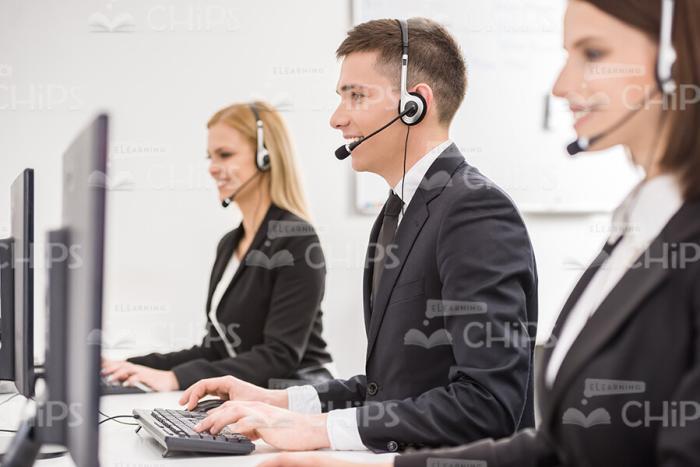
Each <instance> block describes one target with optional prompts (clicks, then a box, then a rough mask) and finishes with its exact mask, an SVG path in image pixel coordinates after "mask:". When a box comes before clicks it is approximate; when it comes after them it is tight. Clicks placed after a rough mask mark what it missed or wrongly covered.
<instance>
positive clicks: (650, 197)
mask: <svg viewBox="0 0 700 467" xmlns="http://www.w3.org/2000/svg"><path fill="white" fill-rule="evenodd" d="M682 205H683V196H682V192H681V188H680V186H679V184H678V181H677V180H676V178H675V177H674V176H672V175H660V176H658V177H655V178H652V179H651V180H647V181H643V182H641V183H640V184H639V185H637V187H636V188H635V189H634V190H632V192H631V193H630V194H629V195H628V196H627V198H625V200H624V201H623V202H622V204H621V205H620V206H619V207H618V208H617V209H616V210H615V212H614V214H613V222H612V234H611V236H610V239H609V240H608V243H609V244H613V243H615V242H617V241H618V240H620V237H622V240H620V243H619V244H618V245H617V246H616V247H615V249H614V250H613V251H612V254H611V255H610V257H609V258H607V260H605V261H604V262H603V263H602V265H601V267H600V268H599V269H598V271H597V272H596V273H595V275H594V276H593V278H592V279H591V281H590V283H589V284H588V286H587V287H586V290H585V291H584V292H583V294H581V298H580V299H579V300H578V302H577V303H576V305H574V307H573V308H572V310H571V313H570V314H569V316H568V317H567V319H566V322H565V323H564V326H563V327H562V330H561V333H560V335H559V337H558V340H557V342H556V346H555V347H554V350H553V351H552V357H551V358H550V360H549V363H548V365H547V369H546V373H545V383H546V384H547V386H548V387H552V385H553V384H554V381H555V379H556V376H557V373H558V372H559V368H560V367H561V364H562V362H563V361H564V358H565V357H566V354H567V353H568V352H569V350H570V349H571V346H572V345H573V343H574V341H575V340H576V338H577V337H578V335H579V334H580V333H581V330H582V329H583V327H584V326H585V325H586V322H587V321H588V319H589V318H590V317H591V316H593V314H594V313H595V312H596V310H597V309H598V307H599V306H600V305H601V303H602V302H603V300H604V299H605V298H606V297H607V296H608V294H609V293H610V291H611V290H612V289H613V288H614V287H615V286H616V285H617V283H618V282H619V281H620V279H622V277H623V276H624V275H625V273H626V272H627V271H628V270H629V269H630V268H631V267H632V266H633V265H634V262H635V261H637V259H639V257H640V256H641V255H642V253H644V252H645V251H646V250H647V249H648V248H649V245H651V243H652V242H653V240H654V239H655V238H656V237H658V235H659V234H660V233H661V231H662V230H663V228H664V226H666V224H667V223H668V221H669V220H671V218H672V217H673V215H674V214H675V213H676V212H677V211H678V210H679V209H680V207H681V206H682Z"/></svg>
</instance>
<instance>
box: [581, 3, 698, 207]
mask: <svg viewBox="0 0 700 467" xmlns="http://www.w3.org/2000/svg"><path fill="white" fill-rule="evenodd" d="M573 1H584V2H588V3H590V4H592V5H594V6H596V7H597V8H598V9H600V10H602V11H604V12H605V13H608V14H610V15H612V16H614V17H615V18H617V19H619V20H620V21H623V22H625V23H627V24H629V25H630V26H632V27H635V28H637V29H639V30H641V31H643V32H645V33H646V34H648V35H649V36H650V37H651V38H652V39H654V40H655V41H656V42H659V35H660V29H661V0H573ZM698 20H700V0H676V8H675V13H674V18H673V45H674V47H675V48H676V52H677V54H678V59H677V61H676V65H675V66H674V68H673V77H674V78H675V80H676V83H677V84H678V89H677V90H676V92H675V93H674V94H673V95H671V96H667V97H666V102H665V106H664V112H666V117H667V119H668V124H669V125H670V132H669V141H668V145H667V147H666V148H665V150H664V153H663V156H662V158H661V168H662V169H664V170H668V171H670V172H672V173H675V174H677V175H678V176H679V178H680V181H681V184H682V186H683V194H684V197H685V199H686V200H692V199H697V198H700V102H698V101H699V100H700V25H698V24H697V23H698ZM693 23H695V24H693ZM693 102H694V103H693Z"/></svg>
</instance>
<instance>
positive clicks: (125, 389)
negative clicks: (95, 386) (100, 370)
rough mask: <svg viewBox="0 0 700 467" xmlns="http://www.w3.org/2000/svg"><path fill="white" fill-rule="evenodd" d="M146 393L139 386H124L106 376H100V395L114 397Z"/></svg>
mask: <svg viewBox="0 0 700 467" xmlns="http://www.w3.org/2000/svg"><path fill="white" fill-rule="evenodd" d="M145 392H146V391H145V390H144V389H143V388H142V387H139V386H124V385H123V384H122V383H120V382H119V381H110V380H109V379H107V377H106V376H100V394H101V395H103V396H113V395H116V394H143V393H145Z"/></svg>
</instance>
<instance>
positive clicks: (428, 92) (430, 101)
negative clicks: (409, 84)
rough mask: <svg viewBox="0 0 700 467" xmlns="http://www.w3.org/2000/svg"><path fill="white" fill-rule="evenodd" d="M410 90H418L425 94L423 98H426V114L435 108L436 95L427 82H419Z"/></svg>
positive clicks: (417, 91)
mask: <svg viewBox="0 0 700 467" xmlns="http://www.w3.org/2000/svg"><path fill="white" fill-rule="evenodd" d="M409 92H416V93H418V94H420V95H421V96H423V99H424V100H425V112H426V116H427V115H428V113H430V112H432V111H433V110H434V109H433V107H434V104H435V100H434V96H433V89H432V88H431V87H430V86H429V85H427V84H426V83H419V84H417V85H415V86H414V87H413V89H409Z"/></svg>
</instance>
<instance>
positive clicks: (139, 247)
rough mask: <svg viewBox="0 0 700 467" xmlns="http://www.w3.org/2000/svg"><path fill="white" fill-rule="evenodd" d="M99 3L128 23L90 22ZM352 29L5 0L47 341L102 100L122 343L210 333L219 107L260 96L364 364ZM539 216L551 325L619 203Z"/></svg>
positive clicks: (176, 4) (216, 5)
mask: <svg viewBox="0 0 700 467" xmlns="http://www.w3.org/2000/svg"><path fill="white" fill-rule="evenodd" d="M95 14H103V15H104V17H105V18H107V19H108V20H109V21H108V22H105V21H104V18H103V19H102V22H101V24H102V25H103V26H106V28H107V29H109V28H110V27H111V28H113V29H114V28H117V29H121V32H92V30H93V29H95V26H91V24H93V25H94V24H97V23H99V22H100V18H99V17H98V16H95ZM349 25H350V5H349V1H347V0H296V1H293V2H285V1H273V0H257V1H255V2H252V1H245V2H244V1H235V2H225V1H215V0H212V1H207V2H202V3H199V2H191V3H190V2H187V1H158V0H147V1H141V0H124V1H122V0H120V1H116V2H110V3H104V4H103V3H100V2H93V1H87V0H74V1H72V2H70V3H68V2H60V1H57V0H54V1H42V2H22V1H20V0H11V1H5V2H2V3H0V236H5V235H7V232H8V229H9V214H8V207H9V190H8V187H9V184H10V183H11V181H12V180H13V179H14V177H15V176H16V175H17V174H18V173H19V172H20V171H21V170H22V169H23V168H24V167H33V168H35V169H36V202H37V206H36V207H37V210H36V232H37V239H38V242H39V245H37V254H36V260H37V266H38V270H37V273H36V302H37V305H38V306H37V312H38V314H39V316H38V323H37V341H38V342H37V347H38V351H41V349H43V339H42V336H43V322H42V318H43V316H42V313H43V289H44V273H43V272H42V269H41V266H42V262H43V261H42V259H43V251H42V245H41V243H42V241H43V236H44V232H45V231H46V230H47V229H49V228H51V227H55V226H57V225H58V222H59V220H60V189H61V187H60V177H59V173H60V167H61V164H60V155H61V153H62V152H63V150H64V149H65V148H66V146H67V144H68V143H69V141H70V140H71V138H72V137H73V136H74V135H75V133H76V132H77V131H78V129H79V128H80V127H81V126H82V125H83V124H84V123H85V122H86V121H87V120H88V118H89V117H90V116H91V115H93V114H94V113H95V112H96V111H97V110H99V109H106V110H108V111H109V112H110V113H111V115H112V116H113V127H112V141H113V144H112V153H111V165H110V171H111V173H112V179H111V183H113V189H112V190H111V191H110V193H109V207H108V221H109V227H108V262H107V276H106V277H107V292H106V299H105V310H106V314H105V326H106V331H107V333H106V335H107V344H108V345H109V346H110V347H112V349H111V350H110V351H109V353H110V354H111V355H112V356H121V355H126V354H132V353H136V352H141V351H146V350H151V349H160V350H168V349H174V348H178V347H181V346H183V345H189V344H191V343H192V342H195V341H197V340H198V339H199V338H200V337H201V333H202V328H203V324H204V312H203V311H204V310H203V308H204V302H205V298H206V297H205V294H206V285H207V282H208V278H209V273H210V267H211V263H212V261H213V256H214V248H215V246H216V242H217V240H218V239H219V238H220V236H221V235H222V234H223V233H224V232H225V231H227V230H229V229H231V228H232V227H233V226H234V225H236V224H237V215H236V213H235V212H234V210H233V209H231V210H228V211H225V210H222V209H221V208H220V206H219V205H218V202H217V200H216V192H215V190H214V187H213V186H212V184H211V183H210V182H209V180H208V176H207V173H206V162H205V159H204V155H205V138H206V132H205V123H206V120H207V118H208V117H209V116H210V115H211V114H212V113H213V112H214V111H216V110H217V109H218V108H220V107H222V106H224V105H226V104H229V103H232V102H235V101H242V100H249V99H251V98H257V97H262V98H266V99H267V100H270V101H272V102H273V103H275V104H281V105H282V109H283V110H284V115H285V118H286V119H287V122H288V123H289V126H290V128H291V131H292V133H293V136H294V139H295V142H296V147H297V150H298V159H299V164H300V166H301V169H302V172H303V178H304V184H305V187H306V191H307V194H308V198H309V200H310V203H311V210H312V213H313V215H314V217H315V220H316V224H317V226H318V229H319V232H320V236H321V240H322V242H323V245H324V249H325V253H326V257H327V260H328V267H329V272H328V278H327V292H326V298H325V302H324V306H323V308H324V310H325V313H326V314H325V325H326V338H327V340H328V341H329V342H330V345H331V350H332V352H333V355H334V357H335V360H336V362H337V366H338V368H339V369H340V371H341V374H343V375H345V376H349V375H351V374H354V373H357V372H361V371H363V367H364V350H365V346H366V342H365V337H364V326H363V323H362V305H361V278H362V262H363V259H364V253H365V251H364V250H365V245H366V241H367V237H368V235H369V229H370V226H371V223H372V221H373V219H372V218H371V217H365V216H360V215H358V214H356V213H355V212H354V210H353V208H352V174H351V169H350V167H349V164H347V163H339V162H338V161H336V160H335V158H334V157H333V151H334V149H335V148H336V147H337V146H338V144H339V143H340V141H341V140H340V135H339V134H337V133H336V132H335V131H333V130H332V129H330V127H329V125H328V119H329V117H330V113H331V111H332V109H333V108H334V106H335V105H336V103H337V101H336V99H337V96H336V95H335V92H334V89H335V83H336V79H337V71H338V65H337V63H336V60H335V58H334V51H335V48H336V46H337V45H338V44H339V43H340V41H341V40H342V38H343V37H344V34H345V31H346V29H347V28H348V26H349ZM117 26H120V27H117ZM103 29H104V28H103ZM554 72H555V70H554V71H553V73H554ZM493 99H494V100H496V99H498V96H493ZM465 106H469V101H468V100H467V102H466V104H465ZM499 107H500V108H505V106H499V105H494V106H493V107H492V108H494V109H497V108H499ZM538 111H539V109H538ZM453 138H454V139H456V140H457V141H458V143H460V144H463V145H468V142H467V141H460V135H453ZM526 221H527V224H528V227H529V228H530V232H531V235H532V238H533V242H534V245H535V249H536V253H537V256H538V262H539V271H540V279H541V281H540V300H541V307H540V314H541V316H543V320H542V324H541V327H542V329H543V332H542V333H541V335H545V334H546V333H548V331H549V328H550V327H551V324H552V320H553V318H554V316H555V315H556V313H557V312H558V308H559V307H560V305H561V303H562V301H563V300H564V298H565V296H566V295H567V294H568V292H569V290H570V288H571V287H572V282H573V281H574V280H575V278H576V277H577V276H578V275H579V274H580V273H581V271H580V268H577V267H575V266H571V264H579V265H580V264H584V263H586V262H587V261H588V260H589V259H590V258H591V256H592V255H593V254H594V252H595V251H596V249H597V248H598V247H599V245H600V243H601V242H602V241H603V239H604V238H605V237H606V223H607V216H605V215H598V216H586V215H571V216H562V215H537V216H528V217H527V219H526Z"/></svg>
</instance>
